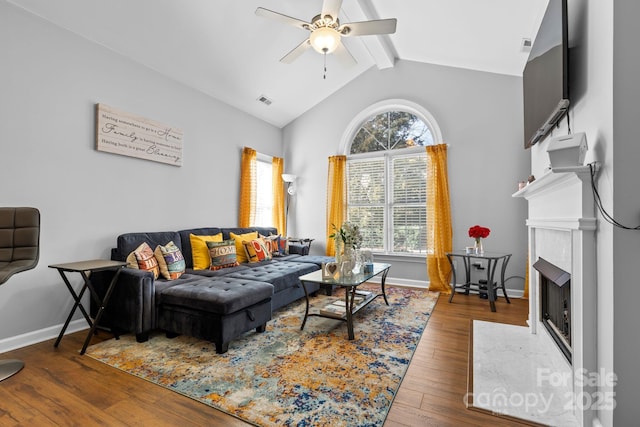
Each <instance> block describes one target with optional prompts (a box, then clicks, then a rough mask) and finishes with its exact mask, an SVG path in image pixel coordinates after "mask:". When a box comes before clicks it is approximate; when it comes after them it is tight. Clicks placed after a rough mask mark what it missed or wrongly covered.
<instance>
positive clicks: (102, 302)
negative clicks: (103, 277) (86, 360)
mask: <svg viewBox="0 0 640 427" xmlns="http://www.w3.org/2000/svg"><path fill="white" fill-rule="evenodd" d="M125 265H126V263H123V262H119V261H106V260H94V261H81V262H77V263H68V264H55V265H50V266H49V267H51V268H55V269H57V270H58V273H60V277H62V280H63V281H64V284H65V285H66V286H67V289H68V290H69V293H71V296H72V297H73V300H74V304H73V308H72V309H71V311H70V312H69V315H68V316H67V320H66V321H65V322H64V326H63V327H62V330H61V331H60V334H59V335H58V338H57V339H56V341H55V343H54V344H53V346H54V347H58V345H59V344H60V341H61V340H62V337H63V336H64V333H65V332H66V330H67V328H68V327H69V323H70V322H71V319H72V318H73V315H74V314H75V312H76V310H78V309H79V310H80V312H81V313H82V315H83V316H84V318H85V320H86V321H87V323H88V324H89V333H88V334H87V337H86V339H85V341H84V344H83V346H82V350H81V351H80V354H84V353H85V352H86V351H87V347H88V346H89V342H90V341H91V337H92V336H93V335H94V334H95V333H96V328H97V326H98V324H99V323H100V319H101V318H102V315H103V313H104V310H105V307H106V306H107V304H108V303H109V298H110V297H111V294H112V293H113V289H114V287H115V285H116V282H117V281H118V276H119V275H120V272H121V271H122V267H124V266H125ZM104 270H113V271H114V274H113V278H112V279H111V282H110V283H109V286H108V288H107V291H106V293H105V295H104V298H102V299H101V298H100V295H99V294H98V292H97V291H96V289H95V288H94V286H93V284H92V283H91V279H90V277H89V276H90V273H91V272H94V271H104ZM69 272H72V273H80V275H81V276H82V280H83V282H84V283H83V285H82V288H81V289H80V292H79V293H76V292H75V290H74V289H73V286H71V283H70V282H69V279H68V278H67V276H66V274H65V273H69ZM87 289H89V294H90V296H91V298H92V299H93V301H94V302H95V303H96V304H97V306H98V312H97V313H96V317H95V319H91V317H90V316H89V314H88V313H87V311H86V310H85V308H84V307H83V305H82V297H83V296H84V294H85V292H86V291H87Z"/></svg>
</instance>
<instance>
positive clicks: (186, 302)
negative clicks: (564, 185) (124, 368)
mask: <svg viewBox="0 0 640 427" xmlns="http://www.w3.org/2000/svg"><path fill="white" fill-rule="evenodd" d="M252 231H258V232H259V233H260V234H262V235H266V236H268V235H270V234H275V233H276V229H275V228H260V227H254V228H215V227H210V228H196V229H187V230H181V231H167V232H152V233H127V234H122V235H120V236H118V239H117V247H115V248H113V249H112V250H111V259H113V260H118V261H125V260H126V258H127V256H128V255H129V254H130V253H131V252H132V251H134V250H135V249H136V248H137V247H138V246H139V245H140V244H142V243H143V242H146V243H148V244H149V246H151V248H155V247H156V246H158V245H161V246H163V245H166V244H167V243H168V242H171V241H173V242H174V244H175V245H176V246H178V247H179V248H180V250H181V252H182V254H183V256H184V259H185V264H186V270H185V273H184V274H183V275H182V276H180V277H179V278H178V279H175V280H166V279H163V278H162V277H160V278H158V279H154V276H153V273H151V272H150V271H145V270H136V269H131V268H125V269H124V270H123V271H122V273H121V274H120V276H119V278H118V283H117V284H116V286H115V288H114V290H113V293H112V295H111V298H110V300H109V303H108V306H107V308H106V310H105V312H104V315H103V317H102V320H101V322H100V324H101V326H103V327H107V328H110V329H111V330H112V331H114V333H116V336H117V335H119V334H121V333H135V334H136V339H137V341H138V342H143V341H146V340H148V339H149V333H150V332H151V331H153V330H163V331H165V332H166V333H167V335H169V336H172V335H190V336H194V337H197V338H200V339H205V340H208V341H212V342H214V343H215V347H216V352H218V353H224V352H226V351H227V349H228V345H229V342H230V341H232V340H233V339H235V338H237V337H238V336H239V335H241V334H243V333H245V332H247V331H249V330H251V329H254V328H255V329H256V331H258V332H264V331H265V328H266V324H267V322H268V321H269V320H270V319H271V314H272V312H273V311H275V310H277V309H278V308H280V307H283V306H285V305H287V304H289V303H291V302H293V301H295V300H297V299H299V298H301V297H304V289H303V288H302V284H301V283H300V279H299V277H300V276H302V275H304V274H306V273H310V272H312V271H315V270H318V269H320V267H321V265H322V263H323V262H327V261H331V260H333V258H329V257H324V256H306V255H305V256H303V255H301V254H302V253H305V247H304V246H300V245H298V246H296V245H291V247H290V252H289V254H288V255H285V256H282V257H274V258H273V260H270V261H262V262H258V263H242V264H240V265H239V266H237V267H229V268H223V269H221V270H215V271H212V270H194V269H193V259H192V253H191V242H190V239H189V235H190V234H195V235H215V234H218V233H222V234H223V238H224V239H229V238H230V235H229V233H231V232H233V233H234V234H245V233H248V232H252ZM307 250H308V249H307ZM111 277H113V273H112V272H101V273H97V274H94V275H93V276H92V277H91V281H92V283H93V285H94V286H95V288H96V290H97V292H98V293H100V294H102V295H103V294H104V293H105V292H106V287H107V285H108V283H109V281H110V280H111ZM307 289H308V291H309V292H310V293H315V292H317V291H318V285H317V284H312V283H309V284H307ZM91 310H92V312H93V313H95V312H96V311H97V307H96V306H95V304H94V303H93V301H92V306H91Z"/></svg>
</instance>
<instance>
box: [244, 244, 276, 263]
mask: <svg viewBox="0 0 640 427" xmlns="http://www.w3.org/2000/svg"><path fill="white" fill-rule="evenodd" d="M242 244H243V245H244V250H245V252H246V254H247V258H248V259H249V262H260V261H269V260H271V259H272V256H271V252H270V251H269V250H268V249H267V245H266V243H265V241H264V239H260V238H258V239H254V240H251V241H249V242H247V241H246V240H245V241H244V242H242Z"/></svg>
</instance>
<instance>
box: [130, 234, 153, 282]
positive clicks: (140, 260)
mask: <svg viewBox="0 0 640 427" xmlns="http://www.w3.org/2000/svg"><path fill="white" fill-rule="evenodd" d="M127 267H129V268H135V269H138V270H147V271H151V272H152V273H153V277H154V279H157V278H158V276H159V275H160V268H159V267H158V260H157V259H156V257H155V255H153V249H151V246H149V245H148V244H147V242H144V243H143V244H141V245H140V246H138V247H137V248H136V250H134V251H133V252H131V253H130V254H129V256H128V257H127Z"/></svg>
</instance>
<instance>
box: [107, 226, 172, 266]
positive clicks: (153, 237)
mask: <svg viewBox="0 0 640 427" xmlns="http://www.w3.org/2000/svg"><path fill="white" fill-rule="evenodd" d="M145 242H146V243H147V244H149V247H151V248H155V247H156V246H158V245H163V246H164V245H166V244H167V242H173V243H174V244H175V245H176V246H177V247H178V248H180V250H181V251H182V253H183V255H184V248H183V247H182V241H181V239H180V235H179V234H178V233H176V232H175V231H158V232H154V233H126V234H121V235H119V236H118V239H117V242H116V248H114V249H113V250H112V251H111V259H112V260H114V261H126V260H127V256H129V254H130V253H131V252H133V251H135V250H136V249H137V248H138V246H140V245H141V244H143V243H145Z"/></svg>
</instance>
